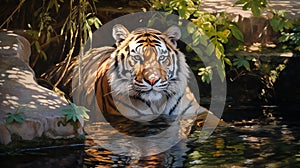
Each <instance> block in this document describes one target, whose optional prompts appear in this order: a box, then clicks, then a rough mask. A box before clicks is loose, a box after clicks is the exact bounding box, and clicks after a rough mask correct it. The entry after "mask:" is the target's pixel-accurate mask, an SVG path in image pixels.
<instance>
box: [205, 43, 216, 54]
mask: <svg viewBox="0 0 300 168" xmlns="http://www.w3.org/2000/svg"><path fill="white" fill-rule="evenodd" d="M214 51H215V45H214V44H213V43H209V44H208V46H207V50H206V52H207V53H208V55H212V54H213V53H214Z"/></svg>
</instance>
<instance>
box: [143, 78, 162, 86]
mask: <svg viewBox="0 0 300 168" xmlns="http://www.w3.org/2000/svg"><path fill="white" fill-rule="evenodd" d="M144 80H145V81H146V82H147V83H149V84H150V85H152V86H153V85H154V84H155V83H156V82H157V81H158V80H159V78H158V77H157V76H150V77H149V78H145V79H144Z"/></svg>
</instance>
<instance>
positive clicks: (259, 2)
mask: <svg viewBox="0 0 300 168" xmlns="http://www.w3.org/2000/svg"><path fill="white" fill-rule="evenodd" d="M234 4H235V5H243V7H242V9H243V10H249V9H250V10H251V11H252V13H253V16H255V17H258V16H260V14H261V12H260V11H261V10H262V9H266V8H267V6H268V2H267V0H238V1H236V2H235V3H234Z"/></svg>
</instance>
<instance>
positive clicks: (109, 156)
mask: <svg viewBox="0 0 300 168" xmlns="http://www.w3.org/2000/svg"><path fill="white" fill-rule="evenodd" d="M297 113H299V111H295V110H294V111H287V110H286V109H285V110H282V109H278V108H262V109H249V108H248V109H241V108H239V109H229V110H228V109H227V110H226V111H225V112H224V115H223V118H224V120H225V121H229V122H230V123H232V124H231V125H230V126H229V127H218V128H217V129H216V130H215V132H214V133H213V135H212V136H211V137H210V138H209V139H207V140H206V141H204V142H201V143H200V142H198V141H197V140H198V136H199V134H200V131H201V129H200V128H193V131H192V134H191V135H190V136H189V138H188V139H186V140H182V141H181V142H179V143H178V144H177V145H176V146H174V147H172V148H171V149H169V150H168V151H166V152H163V153H160V154H158V155H154V156H148V157H144V158H139V159H138V160H137V159H135V158H132V157H128V156H124V155H122V154H114V153H112V152H110V151H107V150H105V149H103V148H100V147H99V146H97V144H96V143H94V141H93V140H92V139H89V137H88V136H87V139H86V146H85V149H84V150H83V149H82V148H75V149H74V148H66V147H64V148H58V149H47V150H38V151H35V152H23V153H17V154H18V156H16V155H0V167H43V168H47V167H55V168H60V167H70V168H73V167H197V168H198V167H200V168H202V167H204V168H207V167H208V168H210V167H212V168H214V167H225V168H227V167H235V168H237V167H243V168H244V167H255V168H257V167H270V168H277V167H278V168H282V167H292V168H294V167H300V150H299V149H300V148H299V147H300V140H299V138H300V134H299V131H300V130H299V129H300V125H299V122H298V117H297ZM151 128H152V127H149V129H151ZM153 129H154V130H155V129H157V127H155V126H154V127H153ZM149 131H150V130H149ZM150 132H151V131H150ZM107 139H108V140H109V137H107Z"/></svg>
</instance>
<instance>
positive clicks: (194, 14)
mask: <svg viewBox="0 0 300 168" xmlns="http://www.w3.org/2000/svg"><path fill="white" fill-rule="evenodd" d="M150 2H151V3H152V8H154V9H156V10H162V11H164V12H167V13H173V14H177V15H178V16H179V18H180V19H186V20H190V21H191V22H192V23H193V24H188V25H187V30H183V38H184V37H185V36H187V35H185V33H187V34H190V35H191V36H192V40H193V42H192V44H188V45H189V47H190V48H191V49H193V50H195V51H197V53H203V52H205V53H203V55H207V56H209V57H216V59H214V61H215V62H216V61H219V62H221V67H219V66H218V64H217V63H211V64H210V65H211V66H209V67H206V68H202V67H199V68H198V71H199V73H198V75H200V76H201V79H202V81H203V82H206V83H209V82H210V81H211V79H212V73H213V72H214V71H216V72H217V73H218V75H219V77H220V78H221V79H222V80H224V79H225V63H227V64H228V65H232V64H231V61H230V59H228V58H226V55H225V49H224V45H225V44H226V43H228V41H229V39H230V38H232V37H233V38H235V39H237V40H239V41H244V37H243V34H242V33H241V31H240V30H239V28H238V27H237V25H236V24H235V23H233V22H231V21H229V19H228V16H227V15H226V14H225V13H220V14H218V15H213V14H211V13H208V12H205V11H201V10H199V7H200V5H201V1H198V0H166V1H159V0H150ZM199 45H201V46H204V48H205V51H203V50H202V51H200V49H199V47H198V46H199ZM198 57H199V56H198V55H195V56H193V58H192V59H193V60H198V62H199V61H201V59H199V58H198ZM202 58H203V57H202ZM202 61H203V60H202Z"/></svg>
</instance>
